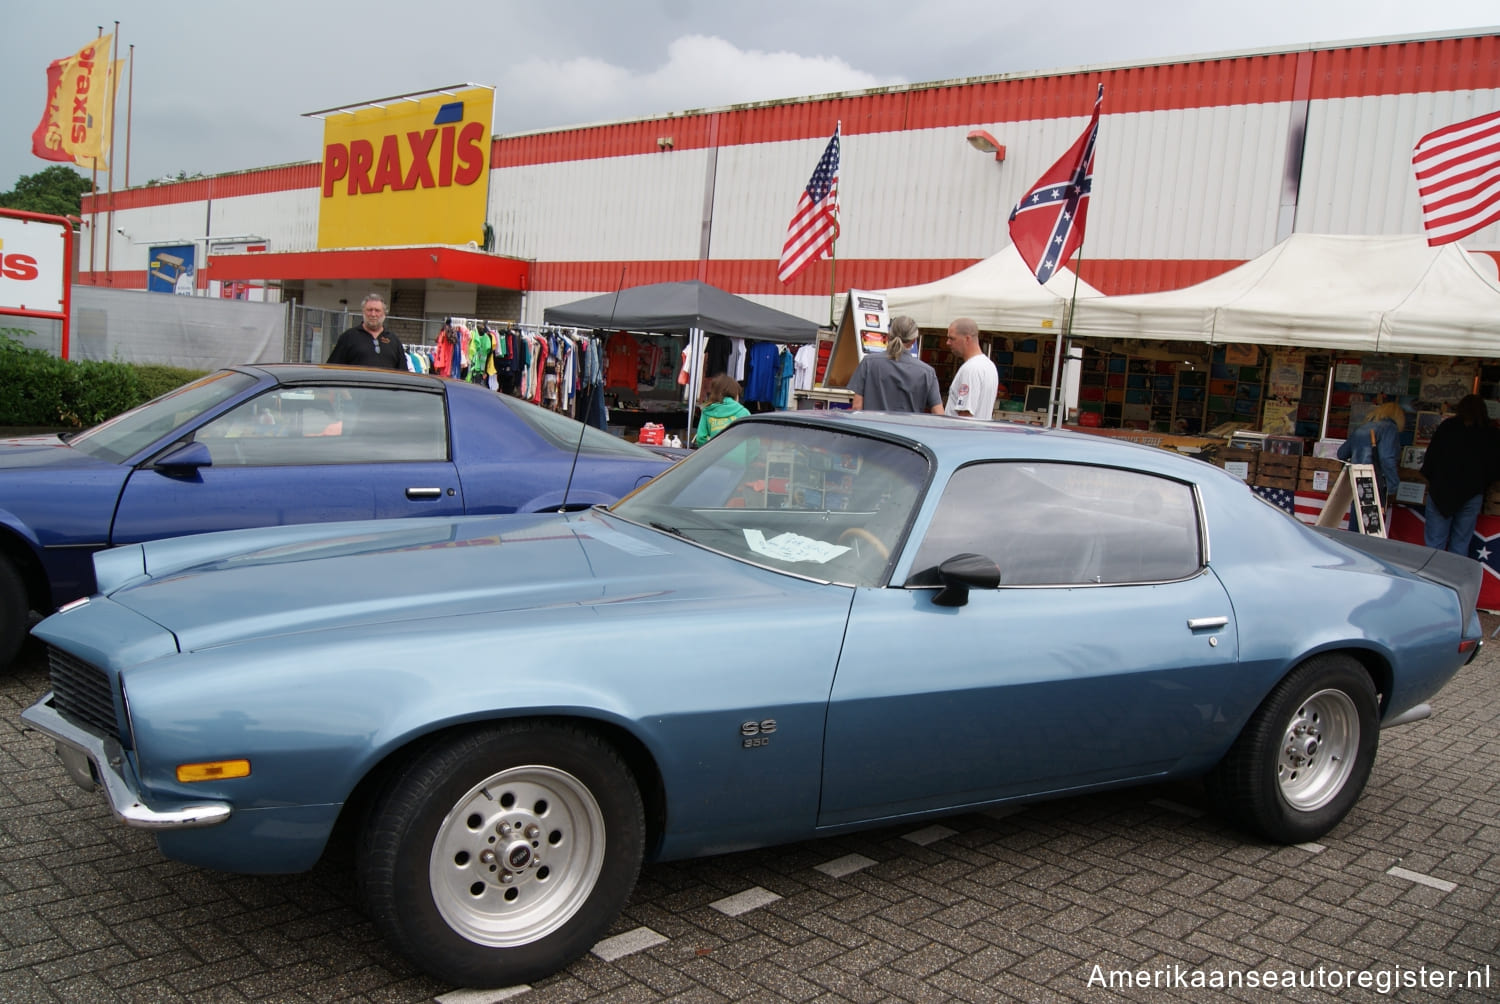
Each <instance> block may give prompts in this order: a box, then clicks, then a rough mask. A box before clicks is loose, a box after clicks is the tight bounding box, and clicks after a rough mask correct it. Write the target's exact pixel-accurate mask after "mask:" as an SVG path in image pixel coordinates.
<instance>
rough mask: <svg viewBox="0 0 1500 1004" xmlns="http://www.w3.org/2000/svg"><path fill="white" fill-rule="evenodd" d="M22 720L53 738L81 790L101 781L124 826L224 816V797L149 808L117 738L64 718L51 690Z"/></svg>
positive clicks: (164, 825)
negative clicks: (54, 706)
mask: <svg viewBox="0 0 1500 1004" xmlns="http://www.w3.org/2000/svg"><path fill="white" fill-rule="evenodd" d="M21 720H22V721H24V722H26V724H28V725H30V726H31V727H32V728H34V729H36V730H37V731H38V732H42V733H44V734H46V735H49V736H51V737H52V738H53V739H54V740H55V741H56V742H57V755H58V757H60V758H61V759H62V762H63V767H64V768H66V769H67V772H68V776H69V777H71V778H72V779H73V783H74V784H76V785H78V786H79V787H80V788H82V789H84V790H85V791H93V790H95V789H96V788H99V787H101V786H102V787H103V788H104V795H105V797H106V798H107V799H108V800H109V808H110V811H111V812H113V813H114V814H115V815H116V816H117V817H118V818H119V819H120V821H121V822H123V823H124V824H125V825H126V826H138V827H141V828H142V829H146V830H184V829H191V828H193V827H198V826H213V825H215V824H216V823H222V822H224V820H226V819H228V818H229V814H230V812H232V811H233V810H232V809H231V808H230V806H229V804H228V803H227V802H193V803H188V804H183V805H180V806H178V807H177V808H175V809H153V808H151V807H150V806H148V805H147V804H146V803H145V802H142V801H141V799H140V796H139V795H138V794H137V791H138V790H139V788H140V783H139V781H138V780H137V779H136V776H135V770H134V768H133V767H132V766H131V764H130V760H129V759H128V758H127V757H126V756H125V751H124V750H123V749H121V748H120V744H119V742H117V741H116V740H114V739H105V738H100V737H99V736H97V735H95V734H94V733H92V732H89V731H88V730H86V729H82V728H79V727H78V726H77V725H74V724H73V723H72V722H70V721H68V720H67V719H65V718H63V716H62V715H60V714H58V713H57V711H56V710H55V709H54V708H53V707H52V692H51V691H48V692H47V693H45V694H43V695H42V699H41V700H39V701H37V702H36V703H35V704H33V705H32V706H31V707H29V708H27V709H26V710H25V711H23V712H21Z"/></svg>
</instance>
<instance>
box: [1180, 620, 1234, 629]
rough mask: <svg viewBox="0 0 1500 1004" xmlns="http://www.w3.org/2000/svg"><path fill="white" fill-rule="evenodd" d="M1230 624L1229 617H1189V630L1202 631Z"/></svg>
mask: <svg viewBox="0 0 1500 1004" xmlns="http://www.w3.org/2000/svg"><path fill="white" fill-rule="evenodd" d="M1228 623H1229V618H1228V617H1189V618H1188V630H1189V631H1202V630H1203V629H1205V628H1216V627H1223V626H1224V625H1226V624H1228Z"/></svg>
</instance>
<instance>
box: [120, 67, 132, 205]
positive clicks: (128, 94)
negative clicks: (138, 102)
mask: <svg viewBox="0 0 1500 1004" xmlns="http://www.w3.org/2000/svg"><path fill="white" fill-rule="evenodd" d="M117 51H118V50H117ZM134 110H135V43H134V42H131V43H130V84H129V86H127V87H126V88H125V187H126V188H129V187H130V120H131V117H132V115H133V113H134Z"/></svg>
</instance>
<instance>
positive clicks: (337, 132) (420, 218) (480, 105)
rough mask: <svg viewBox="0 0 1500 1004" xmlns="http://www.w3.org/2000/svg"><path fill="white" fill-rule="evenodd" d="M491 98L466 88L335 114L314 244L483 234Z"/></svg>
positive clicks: (327, 135)
mask: <svg viewBox="0 0 1500 1004" xmlns="http://www.w3.org/2000/svg"><path fill="white" fill-rule="evenodd" d="M493 104H494V92H493V91H492V90H491V89H490V88H487V87H470V88H464V89H462V90H456V91H451V92H447V93H439V94H434V95H431V96H428V97H422V98H402V99H389V100H387V101H383V102H382V103H381V105H379V106H371V107H366V108H359V109H356V110H354V111H348V112H337V113H335V114H332V115H329V116H328V118H327V119H325V120H324V125H323V172H322V190H321V192H320V193H319V202H318V247H320V248H347V247H388V246H392V245H402V244H467V243H468V242H469V241H478V240H480V239H481V238H482V237H483V233H484V221H485V211H486V209H487V208H488V197H489V176H490V172H489V154H490V136H491V133H490V115H491V108H492V106H493Z"/></svg>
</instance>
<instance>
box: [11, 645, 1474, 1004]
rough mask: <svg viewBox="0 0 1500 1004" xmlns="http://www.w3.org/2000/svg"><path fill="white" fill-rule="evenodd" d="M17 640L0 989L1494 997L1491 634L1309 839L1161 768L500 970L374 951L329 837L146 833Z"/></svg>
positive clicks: (754, 872) (633, 924)
mask: <svg viewBox="0 0 1500 1004" xmlns="http://www.w3.org/2000/svg"><path fill="white" fill-rule="evenodd" d="M1495 624H1496V618H1493V617H1487V618H1486V630H1487V631H1488V630H1490V629H1493V628H1494V626H1495ZM37 655H38V652H37V650H36V648H35V647H32V646H29V647H28V649H27V652H26V653H25V655H24V657H23V660H22V665H21V667H20V669H19V671H18V672H13V673H12V674H10V675H8V676H5V677H0V710H3V713H0V1004H3V1002H18V1001H90V1002H93V1001H100V1002H103V1001H111V1002H113V1001H121V1000H125V1001H183V1000H186V1001H195V1002H197V1001H268V1002H273V1001H274V1002H280V1001H297V1002H306V1001H314V1002H322V1001H372V1002H390V1004H395V1002H408V1001H427V1000H432V999H437V1000H439V1001H443V1002H445V1004H477V1002H486V1001H495V1000H501V999H506V1000H515V1001H517V1002H522V1004H532V1002H576V1001H610V1002H634V1001H664V1000H670V1001H692V1002H708V1001H723V1000H756V1001H783V1000H784V1001H807V1002H820V1004H821V1002H835V1001H849V1002H876V1001H950V1000H951V1001H1004V1000H1024V1001H1158V1000H1207V999H1227V1000H1244V1001H1256V1000H1278V1001H1283V1000H1292V1001H1322V1000H1338V1001H1366V1000H1392V999H1395V1000H1405V1001H1426V1000H1434V999H1441V1000H1455V1001H1481V1000H1490V1001H1494V1000H1500V895H1497V893H1500V700H1497V689H1500V686H1497V685H1500V672H1497V668H1500V642H1497V643H1495V644H1492V645H1491V646H1489V647H1488V648H1486V650H1485V651H1484V652H1483V653H1482V654H1481V656H1480V658H1479V659H1478V660H1477V661H1476V662H1475V663H1474V664H1473V665H1471V666H1469V667H1468V668H1466V669H1465V670H1464V671H1463V672H1462V673H1461V674H1460V675H1459V677H1458V678H1457V679H1456V680H1455V681H1454V682H1453V683H1452V684H1451V685H1449V687H1448V688H1447V689H1446V690H1445V691H1444V692H1443V693H1442V694H1441V695H1439V698H1438V699H1437V700H1436V701H1435V702H1434V703H1435V706H1436V709H1437V714H1436V715H1435V717H1434V718H1432V719H1430V720H1428V721H1426V722H1422V723H1419V724H1416V725H1413V726H1408V727H1405V728H1400V729H1396V730H1393V731H1390V732H1387V733H1385V734H1384V735H1383V736H1382V740H1381V750H1380V755H1379V757H1378V759H1377V762H1376V765H1375V771H1374V775H1373V777H1372V778H1371V781H1370V785H1369V787H1368V789H1367V790H1366V792H1365V795H1364V798H1363V800H1362V801H1361V802H1360V803H1359V805H1358V806H1357V807H1356V808H1355V810H1354V812H1353V813H1352V814H1351V816H1350V817H1349V819H1347V820H1346V821H1345V822H1344V823H1343V824H1342V825H1341V826H1339V827H1338V828H1337V829H1336V830H1335V831H1334V832H1333V833H1332V834H1330V835H1329V836H1327V837H1325V838H1324V839H1323V840H1322V841H1321V842H1320V845H1317V846H1303V847H1275V846H1268V845H1264V844H1260V843H1258V842H1256V841H1254V840H1252V839H1249V838H1247V837H1245V836H1243V835H1241V834H1240V833H1238V832H1236V831H1234V830H1231V829H1229V828H1227V827H1226V826H1224V825H1223V824H1222V823H1220V822H1219V821H1218V819H1216V818H1215V817H1214V816H1213V815H1212V814H1209V813H1207V812H1205V811H1204V808H1203V806H1204V801H1203V797H1202V794H1201V792H1200V791H1199V790H1198V789H1197V788H1196V787H1195V786H1191V785H1178V786H1170V787H1166V786H1164V787H1156V788H1148V789H1137V790H1134V791H1129V792H1120V793H1114V794H1108V795H1101V796H1093V797H1085V798H1075V799H1069V800H1066V801H1060V802H1053V803H1047V804H1043V805H1035V806H1030V807H1027V808H1025V809H1022V810H1019V811H1015V812H1011V813H1009V814H1006V813H999V812H997V813H994V814H990V815H981V814H974V815H965V816H959V817H954V818H950V819H945V820H942V821H940V822H939V823H937V824H935V825H923V826H921V827H910V826H908V827H901V828H890V829H885V830H878V831H873V832H870V833H865V834H860V835H856V836H850V837H843V838H837V839H831V840H824V841H815V842H809V843H803V844H797V845H794V846H791V847H785V848H779V849H771V850H764V851H757V852H753V853H744V854H735V855H729V856H725V857H719V858H711V859H707V860H703V861H697V862H688V863H680V864H671V865H659V866H654V867H651V868H648V869H647V870H646V871H645V873H644V874H643V876H642V878H641V882H640V886H639V888H638V891H637V892H636V894H635V897H634V898H633V900H632V902H631V904H630V907H629V909H628V910H627V912H626V915H625V916H624V917H622V918H621V919H620V921H619V922H618V923H617V924H616V926H615V927H614V929H613V930H612V931H611V937H610V939H608V940H607V941H605V942H603V943H601V944H600V945H599V946H597V947H596V949H595V953H594V954H591V955H590V956H588V957H587V958H585V959H584V960H583V961H580V962H579V963H577V964H575V965H574V966H572V967H571V968H570V969H568V970H567V971H566V972H564V973H562V974H560V975H558V976H556V977H553V978H551V979H549V980H546V981H543V982H541V983H538V984H537V985H535V986H532V987H529V988H512V989H511V990H509V991H467V990H453V989H452V988H450V987H445V986H442V985H440V984H437V983H435V982H433V981H431V980H429V979H427V978H426V977H423V976H422V975H420V974H419V973H417V972H416V971H414V970H413V969H412V968H411V967H410V966H409V965H407V964H406V963H405V962H403V961H402V960H401V959H399V958H397V957H395V956H393V955H392V954H391V953H390V952H389V951H387V950H386V948H385V947H384V945H383V944H382V943H381V942H380V940H379V939H378V938H377V936H376V935H375V933H374V931H373V930H372V929H371V927H370V925H369V924H368V923H366V922H365V921H364V919H363V918H362V916H361V914H360V911H359V907H358V904H357V902H356V900H355V898H354V895H353V881H352V875H351V872H350V869H349V866H348V864H347V862H333V863H327V864H324V865H322V866H320V868H319V869H318V870H317V871H315V872H313V873H312V874H310V875H304V876H291V877H276V878H264V877H261V878H248V877H239V876H229V875H220V874H217V873H211V872H205V871H201V870H198V869H195V868H191V867H187V866H185V865H180V864H176V863H174V862H169V861H166V860H164V859H162V858H161V857H159V856H158V855H157V853H156V851H155V847H154V844H153V843H152V841H151V839H150V838H149V837H148V836H146V835H144V834H142V833H141V832H139V831H132V830H127V829H125V828H124V827H122V826H119V825H117V824H116V823H115V822H114V821H113V819H112V818H111V817H110V816H109V814H108V812H107V811H106V810H105V809H104V808H103V807H102V802H101V801H100V799H99V797H98V796H96V795H89V794H87V793H85V792H83V791H81V790H79V789H77V788H75V787H74V786H73V785H72V784H71V783H70V782H68V781H67V780H66V779H65V778H64V776H63V773H62V770H61V769H60V767H58V766H57V764H56V761H55V759H54V757H53V755H52V752H51V749H50V745H49V743H47V742H46V741H45V740H44V739H42V738H41V737H40V736H38V735H36V734H35V733H31V732H24V731H23V730H22V728H21V723H20V720H19V718H18V717H17V714H18V712H19V711H20V710H21V708H22V707H24V706H26V705H27V704H30V703H31V702H32V701H33V700H35V699H36V697H37V696H39V695H40V694H41V693H42V692H43V690H44V689H45V688H46V679H45V673H44V670H43V668H42V665H41V663H40V660H39V659H38V658H37ZM1096 966H1098V967H1100V969H1101V971H1108V970H1111V969H1115V970H1123V969H1129V970H1133V971H1134V970H1141V969H1145V970H1152V971H1157V972H1159V973H1160V974H1161V978H1168V977H1170V978H1173V979H1175V978H1176V977H1177V976H1178V975H1181V976H1182V978H1184V979H1191V978H1192V977H1193V975H1194V974H1197V975H1198V976H1200V977H1205V978H1206V977H1207V976H1209V975H1211V974H1213V973H1216V972H1217V973H1223V974H1238V975H1240V976H1243V975H1244V974H1246V973H1248V972H1250V971H1256V972H1260V971H1264V970H1275V971H1277V972H1282V971H1286V970H1291V971H1293V972H1296V973H1301V974H1302V975H1303V976H1304V977H1305V978H1315V977H1316V975H1317V970H1318V969H1319V968H1320V967H1321V968H1322V969H1323V970H1324V977H1323V978H1324V981H1325V989H1321V990H1320V989H1316V988H1314V989H1293V990H1279V989H1278V990H1276V991H1271V992H1268V991H1265V990H1256V991H1252V990H1248V989H1235V990H1230V991H1225V992H1223V993H1217V994H1216V993H1214V992H1213V991H1209V990H1202V989H1197V990H1194V989H1190V988H1184V987H1177V986H1165V987H1158V988H1156V989H1131V990H1121V989H1118V988H1117V989H1116V990H1114V991H1111V990H1108V989H1106V988H1103V987H1101V986H1099V985H1097V984H1094V985H1091V984H1090V976H1091V974H1092V973H1093V972H1094V967H1096ZM1395 967H1401V970H1405V971H1416V970H1419V969H1421V967H1426V969H1427V971H1428V972H1430V971H1431V970H1433V969H1440V970H1460V971H1464V972H1467V971H1468V970H1472V969H1478V970H1479V971H1480V972H1481V973H1483V972H1484V970H1485V967H1489V980H1490V985H1489V988H1488V989H1486V988H1484V987H1479V988H1464V987H1462V986H1460V987H1459V988H1456V989H1455V988H1447V987H1444V988H1433V987H1430V986H1429V987H1428V988H1426V989H1420V988H1413V989H1403V990H1399V991H1398V992H1396V993H1395V994H1393V995H1389V996H1384V997H1382V996H1381V995H1379V994H1378V993H1377V992H1376V991H1375V990H1374V989H1369V990H1360V989H1354V990H1331V989H1326V986H1327V985H1328V981H1330V980H1331V979H1332V978H1333V977H1332V976H1331V975H1330V971H1333V970H1337V971H1338V972H1339V973H1340V974H1342V972H1343V971H1344V970H1350V969H1352V970H1371V971H1380V972H1383V973H1386V974H1389V973H1390V972H1391V971H1392V970H1395ZM1397 972H1398V974H1399V972H1400V970H1397ZM1412 975H1413V976H1415V975H1417V974H1416V973H1415V972H1413V973H1412Z"/></svg>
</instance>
